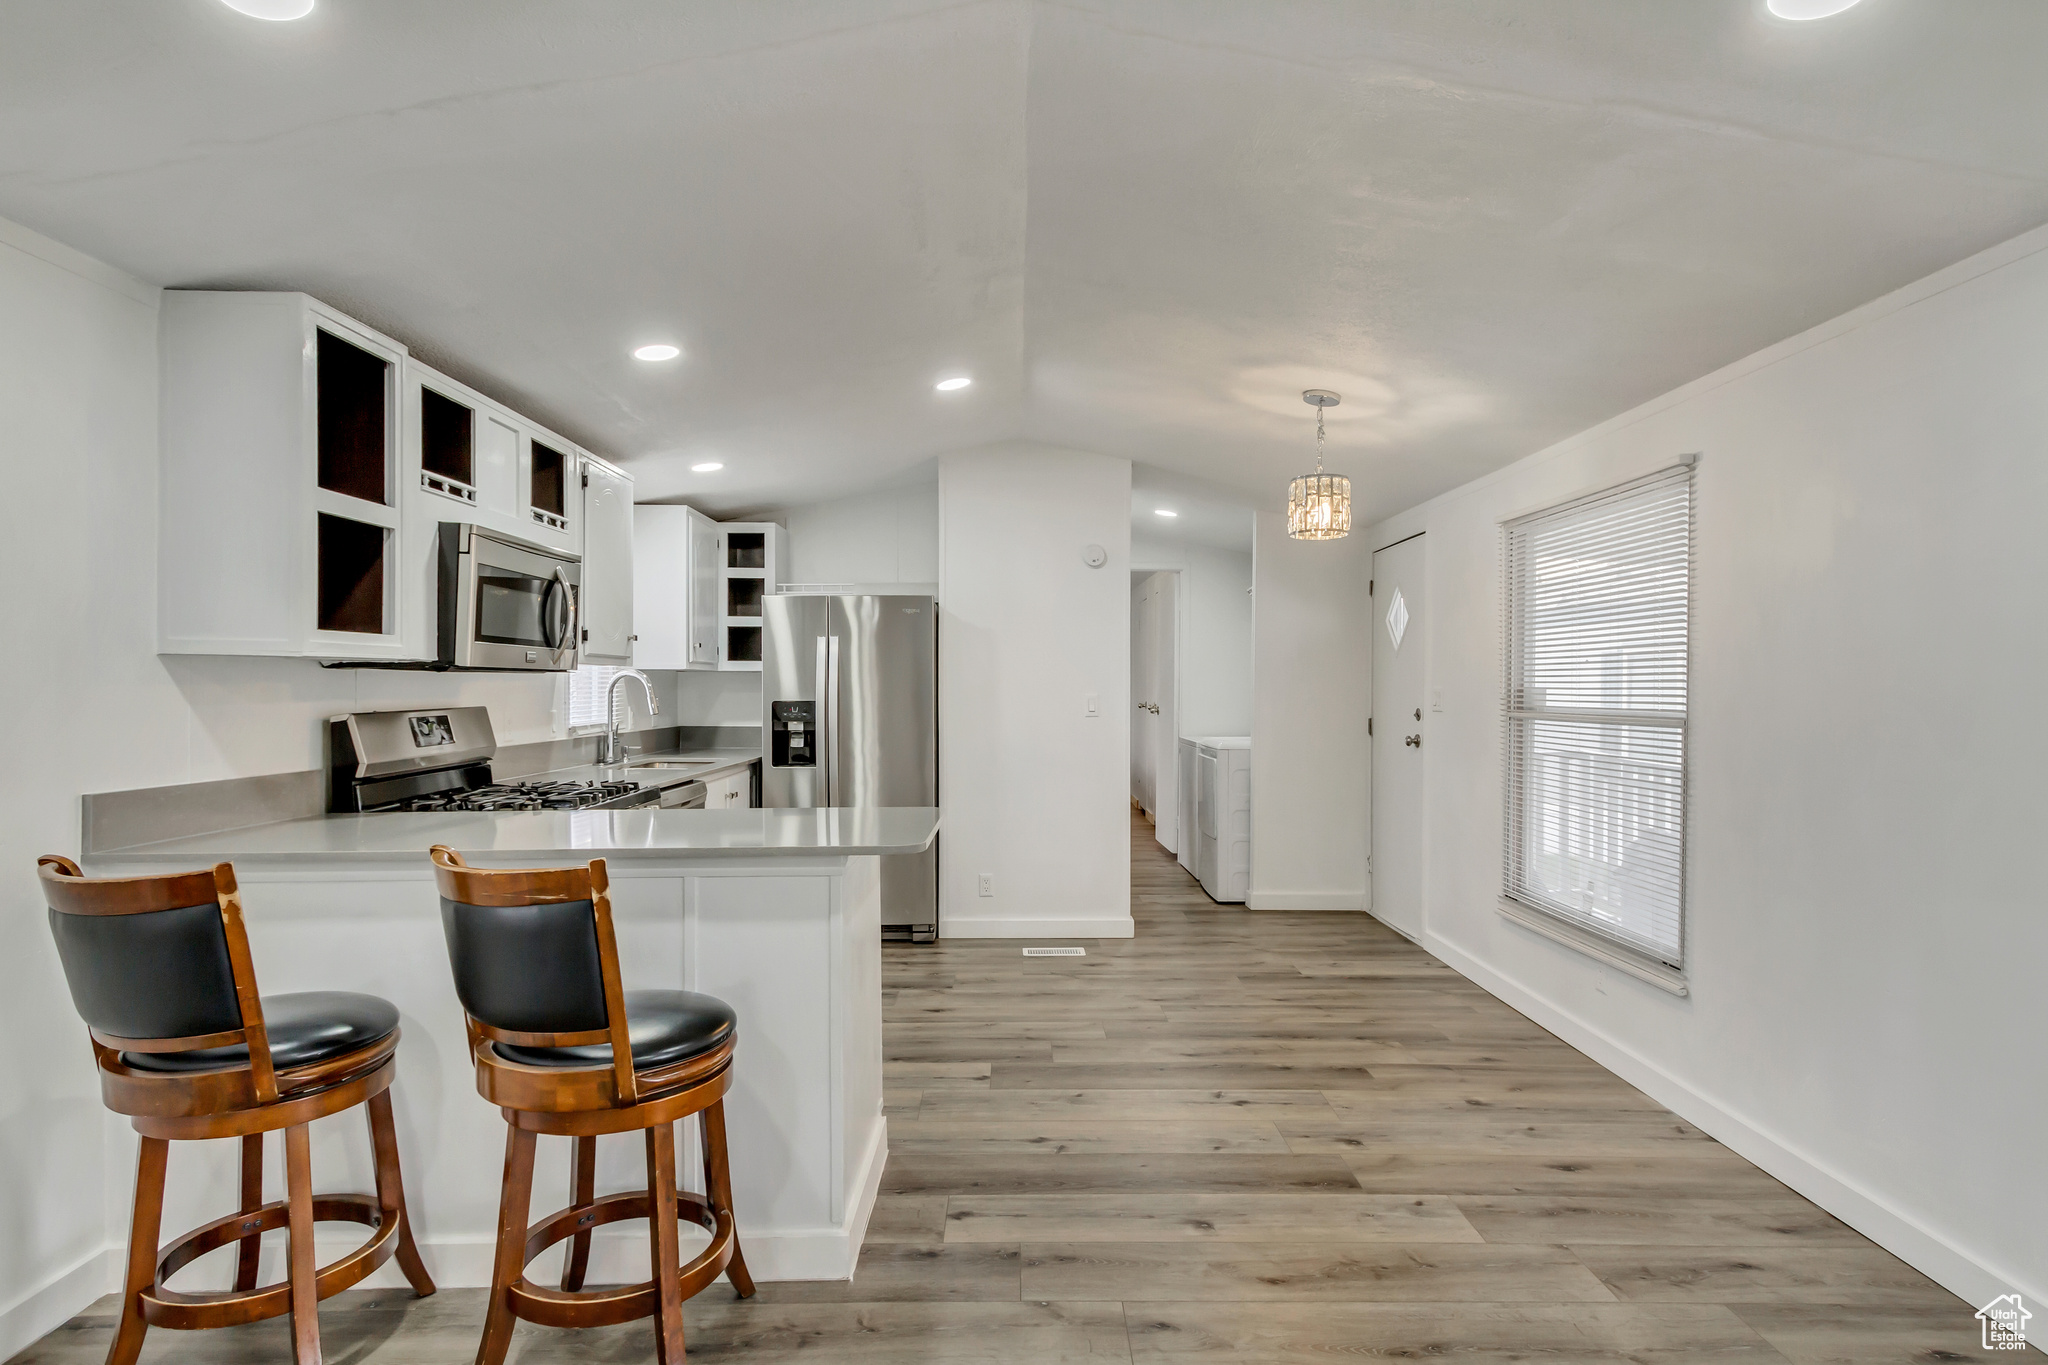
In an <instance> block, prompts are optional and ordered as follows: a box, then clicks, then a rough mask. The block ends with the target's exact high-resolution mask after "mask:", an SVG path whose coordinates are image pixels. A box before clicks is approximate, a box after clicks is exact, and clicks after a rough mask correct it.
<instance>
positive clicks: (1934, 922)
mask: <svg viewBox="0 0 2048 1365" xmlns="http://www.w3.org/2000/svg"><path fill="white" fill-rule="evenodd" d="M1694 451H1697V452H1700V460H1699V466H1698V475H1697V508H1698V510H1697V523H1696V524H1697V532H1696V534H1697V542H1696V545H1697V549H1696V580H1695V583H1696V587H1695V597H1694V618H1693V635H1692V641H1693V645H1692V658H1693V663H1692V668H1691V698H1692V699H1691V712H1690V715H1691V733H1690V750H1691V767H1690V772H1689V774H1688V788H1689V797H1688V819H1687V824H1688V841H1689V842H1688V849H1687V860H1688V866H1687V882H1688V885H1687V915H1688V934H1687V937H1688V965H1687V976H1688V978H1689V981H1690V987H1691V995H1690V996H1689V997H1688V998H1684V999H1680V998H1677V997H1674V996H1671V995H1668V994H1666V993H1664V992H1663V991H1660V990H1658V989H1656V988H1654V987H1652V986H1649V985H1647V984H1644V983H1642V982H1638V981H1636V980H1634V979H1633V978H1631V977H1628V976H1625V975H1622V974H1620V973H1618V972H1615V971H1612V970H1610V969H1607V968H1604V967H1602V966H1601V965H1599V964H1597V963H1595V962H1594V961H1592V960H1590V959H1588V958H1586V957H1583V956H1581V955H1579V954H1577V953H1575V952H1573V951H1571V950H1569V949H1567V948H1564V947H1561V946H1559V945H1558V944H1555V943H1552V942H1551V941H1549V940H1548V939H1545V938H1541V937H1539V936H1537V935H1535V934H1533V933H1531V932H1529V931H1527V930H1525V929H1523V928H1521V927H1519V926H1517V925H1515V924H1512V923H1510V922H1508V921H1506V920H1505V919H1503V918H1502V917H1501V916H1500V915H1499V914H1498V913H1497V912H1496V910H1495V908H1494V901H1495V896H1496V893H1497V892H1498V891H1499V888H1500V882H1499V876H1500V865H1501V857H1500V838H1501V787H1500V733H1501V725H1500V719H1499V711H1498V707H1499V700H1498V699H1499V653H1500V619H1499V598H1500V592H1499V582H1498V572H1499V536H1500V532H1499V528H1498V521H1499V519H1501V518H1504V517H1508V516H1512V515H1515V514H1519V513H1522V512H1526V511H1531V510H1535V509H1537V508H1540V507H1543V506H1547V505H1550V504H1554V503H1557V502H1560V501H1563V500H1565V499H1568V498H1571V497H1573V496H1575V495H1578V494H1581V493H1585V492H1588V491H1592V490H1595V489H1598V488H1601V487H1603V486H1607V485H1611V484H1614V483H1617V482H1619V481H1621V480H1624V479H1627V478H1630V477H1632V476H1635V475H1639V474H1643V473H1647V472H1649V471H1651V470H1654V469H1657V468H1660V467H1662V466H1666V465H1669V464H1671V463H1672V462H1673V459H1674V457H1675V456H1677V455H1679V454H1681V453H1684V452H1694ZM2044 521H2048V229H2044V230H2042V231H2039V232H2035V233H2031V234H2029V235H2028V236H2026V237H2023V238H2021V239H2019V240H2017V241H2016V242H2013V243H2008V244H2007V245H2006V246H2004V247H2000V248H1997V249H1995V250H1993V251H1990V252H1987V253H1985V254H1983V255H1982V256H1979V257H1976V258H1973V259H1972V260H1970V261H1966V262H1963V263H1962V264H1961V265H1958V266H1956V267H1953V268H1951V269H1949V270H1947V271H1943V272H1942V273H1941V274H1939V275H1936V276H1934V277H1932V278H1931V279H1929V280H1927V281H1923V282H1921V283H1920V284H1918V285H1915V286H1912V287H1911V288H1908V289H1906V290H1903V291H1901V292H1900V293H1899V294H1896V295H1893V296H1891V297H1889V298H1886V299H1883V300H1879V301H1878V302H1877V303H1874V304H1871V305H1869V306H1868V307H1866V308H1863V309H1859V310H1858V311H1857V312H1855V313H1851V314H1849V315H1847V316H1846V317H1844V318H1841V319H1837V320H1836V321H1834V322H1831V323H1828V324H1825V325H1823V326H1821V327H1819V328H1816V329H1814V330H1813V331H1811V332H1808V333H1806V334H1805V335H1802V336H1800V337H1796V338H1794V339H1792V340H1791V341H1788V342H1785V343H1783V344H1781V345H1779V346H1776V347H1773V348H1771V349H1770V350H1767V351H1764V352H1762V353H1760V354H1758V355H1756V356H1753V357H1751V358H1750V359H1748V360H1745V361H1742V362H1740V363H1738V364H1736V365H1733V366H1730V367H1729V368H1727V369H1725V370H1722V371H1720V372H1718V373H1716V374H1713V375H1710V376H1708V377H1706V378H1704V379H1702V380H1699V381H1698V382H1696V383H1694V384H1691V385H1688V386H1686V387H1685V388H1683V389H1680V390H1678V391H1677V392H1676V393H1673V394H1671V395H1668V396H1667V397H1665V398H1662V399H1659V400H1657V401H1655V402H1652V403H1650V404H1647V405H1645V406H1644V407H1642V408H1639V409H1637V410H1635V411H1633V412H1630V413H1628V414H1626V415H1624V416H1622V417H1618V418H1616V419H1614V420H1613V421H1611V422H1608V423H1606V424H1604V425H1602V426H1600V427H1597V428H1595V429H1594V430H1592V431H1590V432H1587V433H1585V434H1583V435H1581V436H1578V437H1575V438H1573V439H1571V440H1569V441H1566V442H1564V443H1562V444H1560V445H1558V446H1556V447H1553V448H1551V449H1549V450H1546V451H1543V452H1542V453H1540V454H1537V455H1534V456H1531V457H1530V458H1528V459H1526V460H1524V461H1522V462H1521V463H1519V464H1516V465H1513V466H1511V467H1510V468H1509V469H1507V470H1506V471H1504V472H1502V473H1500V474H1498V475H1495V476H1493V477H1490V478H1487V479H1483V480H1480V481H1479V482H1477V483H1474V484H1470V485H1467V486H1465V487H1463V488H1460V489H1458V490H1456V491H1454V492H1452V493H1449V494H1446V495H1444V496H1443V497H1441V498H1438V499H1436V500H1435V501H1433V502H1431V503H1428V504H1425V505H1424V506H1423V507H1421V508H1419V509H1416V510H1415V511H1413V512H1411V513H1407V514H1404V515H1402V516H1399V517H1396V518H1394V519H1392V520H1390V521H1389V522H1387V523H1385V524H1383V525H1381V526H1378V527H1374V528H1372V530H1371V531H1370V532H1368V534H1367V535H1365V536H1362V537H1354V539H1357V540H1359V541H1360V543H1361V544H1362V545H1368V544H1369V545H1383V544H1387V543H1389V542H1391V541H1393V540H1396V539H1399V538H1400V537H1402V536H1405V535H1407V534H1410V533H1412V532H1415V531H1421V530H1427V531H1428V533H1429V559H1428V594H1427V600H1428V602H1429V604H1430V610H1431V612H1432V613H1433V619H1432V620H1431V622H1430V624H1429V631H1428V636H1427V641H1428V644H1427V647H1428V650H1429V653H1430V674H1431V678H1432V686H1433V687H1436V688H1441V689H1442V695H1443V711H1442V713H1441V714H1433V715H1432V716H1431V717H1430V720H1431V727H1430V745H1429V747H1428V748H1427V749H1425V750H1424V751H1423V759H1424V763H1425V765H1426V766H1425V773H1426V778H1425V781H1426V785H1427V795H1426V798H1425V805H1426V811H1427V816H1426V818H1427V825H1428V833H1427V839H1426V866H1427V874H1426V889H1425V900H1426V904H1427V937H1426V940H1425V941H1426V943H1427V945H1428V946H1429V947H1430V948H1431V950H1432V951H1434V952H1436V953H1438V954H1439V955H1441V956H1442V957H1444V958H1445V959H1446V960H1447V961H1449V962H1450V963H1451V964H1452V965H1454V966H1456V967H1458V968H1459V969H1460V970H1461V971H1464V972H1465V973H1466V974H1467V975H1469V976H1471V977H1473V978H1474V979H1475V980H1477V981H1478V982H1480V983H1481V984H1482V985H1485V986H1487V987H1488V988H1489V989H1491V990H1493V991H1494V992H1495V993H1496V994H1498V995H1500V996H1501V997H1502V998H1503V999H1505V1000H1507V1001H1508V1002H1509V1003H1510V1004H1513V1005H1515V1006H1516V1007H1517V1008H1519V1009H1522V1010H1523V1011H1524V1012H1525V1013H1528V1014H1530V1015H1531V1016H1532V1017H1533V1018H1535V1019H1536V1020H1537V1022H1539V1023H1541V1024H1543V1025H1545V1026H1546V1027H1548V1028H1550V1029H1552V1030H1553V1031H1555V1032H1557V1033H1559V1034H1560V1035H1561V1036H1563V1037H1564V1038H1566V1039H1567V1040H1568V1041H1570V1042H1572V1043H1574V1044H1576V1045H1578V1046H1580V1047H1581V1048H1583V1049H1585V1050H1587V1051H1588V1052H1590V1053H1592V1055H1593V1056H1595V1057H1596V1058H1598V1059H1600V1060H1601V1061H1603V1062H1605V1063H1607V1064H1608V1065H1609V1066H1611V1067H1613V1068H1614V1069H1615V1070H1617V1071H1619V1072H1620V1073H1621V1074H1622V1075H1623V1076H1625V1077H1627V1078H1628V1079H1630V1080H1631V1081H1633V1082H1635V1083H1636V1084H1637V1085H1639V1086H1641V1087H1642V1088H1644V1089H1645V1090H1647V1091H1649V1092H1650V1093H1651V1094H1652V1095H1654V1096H1656V1097H1657V1098H1658V1099H1660V1100H1662V1101H1663V1102H1664V1103H1666V1104H1668V1105H1670V1106H1671V1107H1672V1108H1673V1109H1675V1110H1676V1111H1677V1112H1678V1113H1680V1114H1681V1115H1683V1116H1685V1117H1687V1118H1689V1119H1691V1120H1692V1121H1693V1122H1695V1123H1697V1124H1698V1125H1699V1126H1700V1127H1702V1128H1704V1129H1705V1130H1706V1131H1708V1132H1710V1133H1712V1134H1713V1135H1715V1136H1716V1137H1719V1138H1721V1139H1722V1140H1723V1141H1725V1142H1727V1143H1729V1144H1730V1145H1731V1146H1733V1147H1735V1148H1736V1149H1737V1150H1738V1151H1741V1152H1742V1153H1743V1154H1744V1155H1746V1156H1748V1157H1750V1158H1751V1159H1752V1160H1755V1161H1757V1162H1758V1163H1759V1164H1760V1165H1762V1166H1763V1167H1764V1168H1765V1169H1767V1170H1769V1171H1771V1172H1772V1173H1773V1174H1774V1175H1777V1176H1778V1177H1779V1178H1780V1179H1783V1180H1785V1181H1786V1182H1787V1183H1788V1184H1790V1185H1792V1186H1794V1187H1795V1188H1797V1189H1799V1190H1801V1191H1802V1192H1804V1193H1806V1194H1807V1195H1809V1196H1811V1197H1812V1198H1814V1199H1815V1200H1816V1201H1818V1202H1819V1203H1821V1204H1822V1205H1823V1206H1825V1207H1827V1208H1828V1209H1829V1210H1830V1211H1832V1212H1834V1213H1835V1214H1837V1215H1838V1216H1840V1217H1842V1218H1843V1219H1844V1220H1846V1221H1847V1222H1849V1223H1851V1224H1852V1225H1854V1226H1856V1227H1857V1228H1859V1229H1861V1230H1862V1231H1863V1232H1865V1233H1867V1234H1868V1235H1870V1236H1871V1237H1873V1238H1875V1239H1876V1240H1877V1241H1879V1242H1881V1243H1883V1244H1884V1245H1885V1246H1887V1247H1889V1248H1890V1249H1891V1250H1893V1251H1894V1252H1896V1253H1898V1254H1899V1255H1900V1256H1902V1257H1904V1258H1905V1259H1906V1260H1908V1261H1910V1262H1912V1263H1913V1264H1914V1265H1916V1266H1918V1267H1919V1268H1920V1269H1922V1270H1924V1271H1926V1272H1927V1273H1928V1274H1930V1275H1932V1276H1934V1277H1935V1278H1936V1279H1938V1280H1940V1281H1941V1282H1943V1283H1944V1284H1946V1285H1948V1286H1949V1287H1950V1288H1951V1289H1954V1290H1955V1291H1956V1292H1958V1293H1960V1294H1961V1295H1962V1296H1963V1297H1965V1298H1967V1299H1969V1300H1970V1301H1971V1302H1972V1303H1973V1304H1978V1303H1983V1302H1985V1301H1987V1300H1989V1299H1990V1298H1992V1297H1994V1295H1996V1294H1997V1293H2001V1292H2005V1291H2006V1290H2020V1291H2023V1292H2024V1293H2025V1294H2026V1295H2028V1296H2029V1297H2031V1298H2034V1299H2036V1300H2040V1299H2042V1298H2044V1297H2048V1184H2044V1182H2043V1181H2042V1179H2041V1170H2042V1158H2041V1139H2042V1134H2043V1133H2044V1132H2048V1049H2044V1047H2043V1033H2044V1029H2043V1025H2044V1020H2048V1014H2044V1009H2043V1004H2042V1001H2043V999H2044V989H2043V987H2044V968H2043V964H2044V963H2048V913H2044V907H2048V897H2044V893H2043V891H2042V885H2041V875H2040V860H2041V849H2042V847H2043V843H2044V839H2048V795H2044V793H2048V787H2044V784H2043V782H2042V774H2043V772H2048V740H2044V735H2048V729H2044V727H2043V724H2042V687H2043V683H2042V679H2043V678H2044V677H2048V616H2044V608H2043V604H2042V594H2043V591H2044V589H2048V535H2044V533H2043V525H2044ZM1260 592H1261V596H1262V599H1263V598H1264V595H1265V593H1266V587H1265V580H1264V577H1263V574H1262V577H1261V587H1260ZM1264 606H1265V602H1264V601H1263V600H1262V601H1261V608H1262V610H1263V608H1264ZM1262 625H1263V622H1262ZM1262 645H1263V636H1262ZM1263 662H1264V658H1263V656H1262V659H1261V663H1262V664H1263Z"/></svg>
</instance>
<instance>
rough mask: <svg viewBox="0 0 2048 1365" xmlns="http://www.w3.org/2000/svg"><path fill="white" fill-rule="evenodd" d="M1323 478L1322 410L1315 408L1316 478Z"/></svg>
mask: <svg viewBox="0 0 2048 1365" xmlns="http://www.w3.org/2000/svg"><path fill="white" fill-rule="evenodd" d="M1322 476H1323V409H1322V405H1321V404H1318V405H1317V406H1316V477H1317V478H1321V477H1322Z"/></svg>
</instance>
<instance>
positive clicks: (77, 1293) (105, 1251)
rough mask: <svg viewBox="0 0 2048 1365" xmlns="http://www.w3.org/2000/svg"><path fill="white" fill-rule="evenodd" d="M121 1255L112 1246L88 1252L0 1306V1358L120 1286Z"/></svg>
mask: <svg viewBox="0 0 2048 1365" xmlns="http://www.w3.org/2000/svg"><path fill="white" fill-rule="evenodd" d="M121 1261H122V1258H121V1255H120V1253H119V1252H118V1251H117V1250H115V1249H113V1248H111V1247H102V1248H101V1249H100V1250H98V1251H93V1252H88V1253H87V1254H86V1255H85V1256H84V1257H83V1258H82V1259H81V1260H79V1261H78V1263H77V1264H75V1265H73V1266H72V1267H71V1268H70V1269H69V1270H63V1271H59V1272H58V1273H57V1275H56V1276H55V1277H54V1278H52V1279H50V1280H47V1281H45V1282H44V1283H43V1284H42V1285H41V1286H39V1287H38V1288H35V1289H31V1290H29V1291H28V1293H26V1294H23V1295H22V1296H21V1297H20V1298H18V1299H16V1300H15V1301H14V1302H13V1303H11V1304H9V1305H7V1307H6V1308H4V1309H0V1360H11V1359H12V1358H13V1357H14V1356H15V1355H17V1354H19V1353H20V1352H22V1351H26V1350H27V1349H28V1348H29V1347H31V1346H33V1345H34V1344H35V1343H36V1342H38V1341H40V1340H41V1339H42V1338H43V1337H45V1336H47V1335H49V1334H50V1333H51V1332H54V1331H56V1330H57V1328H59V1327H61V1326H63V1325H64V1323H65V1322H66V1321H68V1320H69V1319H71V1318H73V1317H76V1316H77V1315H78V1314H80V1313H82V1312H84V1311H85V1310H86V1309H87V1308H90V1307H91V1306H92V1302H93V1300H94V1299H97V1298H99V1297H100V1296H101V1295H102V1294H110V1293H112V1292H113V1291H114V1290H115V1289H116V1288H118V1287H119V1281H118V1280H117V1279H116V1278H115V1277H116V1276H117V1275H119V1274H120V1271H121Z"/></svg>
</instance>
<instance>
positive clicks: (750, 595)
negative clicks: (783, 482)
mask: <svg viewBox="0 0 2048 1365" xmlns="http://www.w3.org/2000/svg"><path fill="white" fill-rule="evenodd" d="M718 530H719V538H718V547H719V554H718V604H719V606H718V610H719V613H720V617H721V619H720V623H719V634H718V666H719V667H720V668H722V669H726V670H728V671H731V672H759V671H760V669H761V603H762V601H763V599H765V598H766V597H768V596H769V595H770V594H771V593H773V592H774V591H775V590H776V588H777V587H779V586H780V585H781V582H782V527H780V526H778V525H777V524H775V523H774V522H772V521H728V522H722V523H720V525H719V528H718Z"/></svg>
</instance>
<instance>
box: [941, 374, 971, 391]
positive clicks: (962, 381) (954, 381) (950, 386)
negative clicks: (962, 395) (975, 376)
mask: <svg viewBox="0 0 2048 1365" xmlns="http://www.w3.org/2000/svg"><path fill="white" fill-rule="evenodd" d="M973 382H974V381H973V380H972V379H969V378H968V377H967V376H966V375H964V374H956V375H954V376H953V377H952V378H951V379H941V380H940V381H939V382H938V385H937V387H938V390H939V392H940V393H951V392H953V390H955V389H964V388H966V387H967V386H968V385H969V384H972V383H973Z"/></svg>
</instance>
